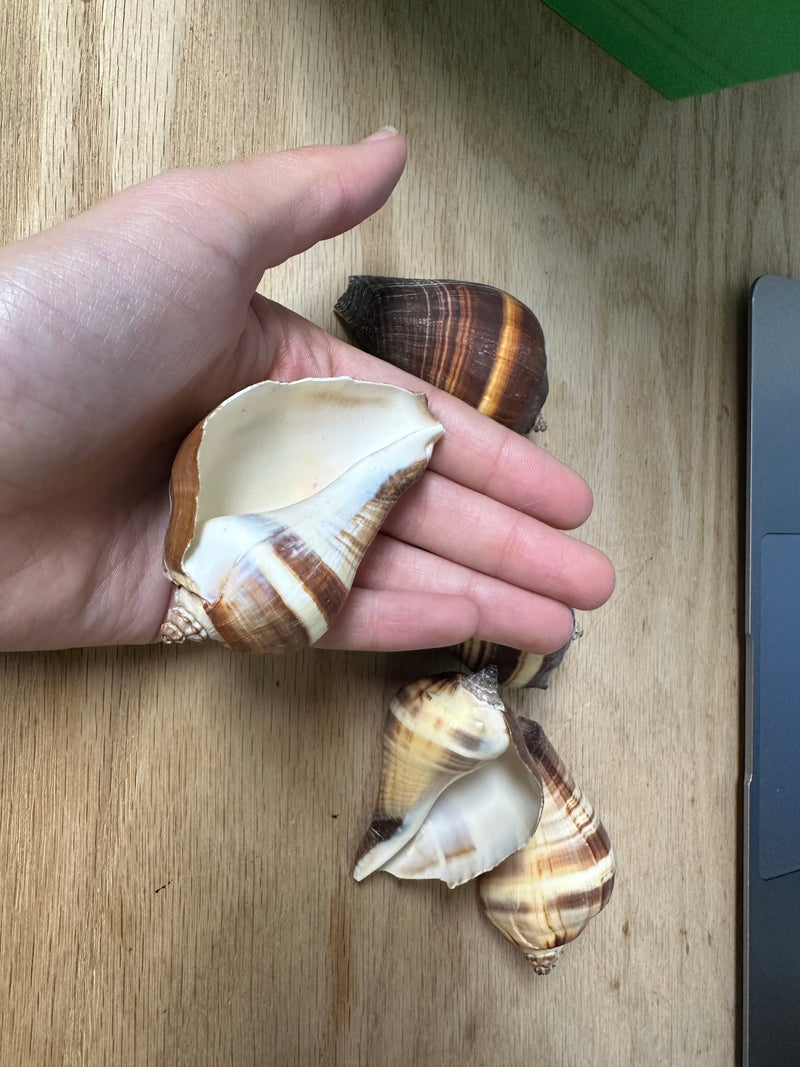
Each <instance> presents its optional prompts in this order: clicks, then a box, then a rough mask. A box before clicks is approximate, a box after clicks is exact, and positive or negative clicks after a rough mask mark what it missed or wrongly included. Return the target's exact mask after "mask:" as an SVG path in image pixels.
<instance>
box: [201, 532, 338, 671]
mask: <svg viewBox="0 0 800 1067" xmlns="http://www.w3.org/2000/svg"><path fill="white" fill-rule="evenodd" d="M269 546H270V548H271V550H272V552H273V553H274V554H275V556H276V557H277V558H278V559H280V560H281V562H282V563H284V564H285V566H286V567H287V569H288V570H290V571H291V572H292V573H293V575H294V576H295V578H296V580H297V582H298V584H299V585H301V586H302V587H303V589H304V591H305V592H306V593H307V594H308V595H309V596H310V597H311V598H312V600H314V601H315V603H316V604H317V606H318V608H319V610H320V611H321V612H322V614H323V615H324V616H325V618H326V619H328V620H330V619H331V618H333V616H334V615H335V614H336V613H337V612H338V611H339V610H340V608H341V607H342V605H343V604H344V601H345V598H346V596H347V589H346V587H345V586H344V585H343V583H342V581H341V580H340V578H339V576H338V575H337V574H336V573H335V571H333V570H331V568H330V567H329V566H328V565H327V563H325V561H324V560H323V559H322V558H321V557H320V556H319V555H318V554H317V553H316V552H313V551H312V550H311V549H310V548H309V547H308V545H307V544H305V543H304V542H302V541H301V540H299V539H298V538H297V537H296V536H295V535H294V534H293V533H292V531H291V530H287V529H286V528H285V527H279V526H278V525H277V524H275V532H274V534H273V535H272V537H271V538H270V540H269ZM259 550H261V545H260V544H259V545H256V546H254V547H253V549H251V550H249V551H248V552H245V553H243V555H241V556H240V557H239V558H238V559H237V560H236V564H235V572H236V578H235V590H234V593H235V595H233V596H228V595H226V583H225V582H223V583H222V585H221V589H220V596H219V598H218V599H217V600H216V601H215V602H214V603H213V604H208V605H205V607H206V611H207V613H208V617H209V618H210V619H211V621H212V623H213V624H214V627H215V628H216V630H217V632H218V633H219V635H220V636H221V637H222V639H223V641H224V642H225V644H226V645H228V647H229V648H232V649H233V650H234V651H236V652H260V653H265V652H274V653H280V652H286V651H289V650H291V649H296V648H302V647H305V646H306V645H308V644H309V643H310V640H311V638H310V635H309V633H308V630H307V628H306V626H305V624H304V623H303V622H302V620H301V619H299V618H298V617H297V615H295V613H294V611H293V610H292V609H291V608H290V607H289V606H288V605H287V604H286V603H285V602H284V600H283V598H282V597H281V596H280V594H279V593H278V591H277V590H276V589H275V588H274V586H273V585H272V583H271V582H270V581H269V580H268V579H267V577H266V575H265V574H264V573H263V571H262V569H261V568H260V567H259V566H258V565H257V564H255V565H252V564H251V565H250V566H248V563H249V562H251V560H252V557H253V556H254V555H255V553H256V552H257V551H259ZM232 573H233V571H231V574H232Z"/></svg>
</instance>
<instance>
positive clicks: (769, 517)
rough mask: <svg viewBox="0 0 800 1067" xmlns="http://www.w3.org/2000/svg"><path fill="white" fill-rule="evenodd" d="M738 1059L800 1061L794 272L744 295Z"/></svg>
mask: <svg viewBox="0 0 800 1067" xmlns="http://www.w3.org/2000/svg"><path fill="white" fill-rule="evenodd" d="M749 348H750V362H749V394H750V395H749V411H748V414H749V419H748V439H747V521H746V531H747V532H746V594H745V628H746V689H745V702H746V722H745V767H744V849H743V865H742V866H743V877H744V895H743V912H742V918H743V934H744V939H743V953H742V980H743V998H742V1027H743V1033H742V1061H743V1064H744V1065H745V1067H762V1065H763V1067H767V1065H768V1067H781V1065H783V1064H787V1065H792V1067H796V1065H800V282H796V281H790V280H789V279H787V278H777V277H772V276H766V277H762V278H759V279H758V281H757V282H756V283H755V285H754V286H753V289H752V293H751V301H750V339H749Z"/></svg>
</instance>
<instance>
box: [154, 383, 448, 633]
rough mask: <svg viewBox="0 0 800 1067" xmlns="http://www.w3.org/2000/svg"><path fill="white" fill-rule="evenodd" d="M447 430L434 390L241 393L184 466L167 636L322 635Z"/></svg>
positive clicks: (260, 388)
mask: <svg viewBox="0 0 800 1067" xmlns="http://www.w3.org/2000/svg"><path fill="white" fill-rule="evenodd" d="M442 433H443V430H442V427H441V426H440V425H439V423H438V422H437V421H436V420H435V419H434V418H433V416H432V415H431V414H430V412H429V411H428V407H427V402H426V400H425V397H424V396H423V395H421V394H416V393H410V392H408V391H406V390H405V389H399V388H397V387H395V386H390V385H375V384H373V383H370V382H358V381H354V380H353V379H351V378H326V379H315V378H306V379H303V380H302V381H297V382H291V383H286V382H261V383H259V384H258V385H253V386H250V387H249V388H247V389H243V390H242V391H241V392H239V393H237V394H236V395H235V396H232V397H230V399H228V400H226V401H225V402H224V403H223V404H221V405H220V406H219V407H218V408H216V409H215V410H214V411H212V412H211V414H210V415H208V416H207V417H206V418H205V419H203V421H202V422H201V423H200V424H199V425H198V426H197V427H196V428H195V429H194V430H193V431H192V433H191V434H190V435H189V437H188V438H187V439H186V440H185V441H184V443H183V445H182V446H181V448H180V450H179V452H178V455H177V456H176V459H175V463H174V465H173V470H172V481H171V486H170V491H171V499H172V513H171V516H170V523H169V529H168V531H167V537H166V543H165V551H164V566H165V570H166V573H167V576H168V577H169V578H170V579H171V580H172V582H173V583H174V584H175V586H176V590H175V592H174V593H173V597H172V601H171V603H170V607H169V610H168V612H167V616H166V618H165V620H164V624H163V625H162V628H161V635H162V639H163V640H164V641H166V642H168V643H169V642H180V641H183V640H186V639H189V640H204V639H205V638H207V637H211V638H214V639H215V640H218V641H222V642H223V643H224V644H226V645H228V647H230V648H233V649H236V650H240V651H246V652H261V653H264V652H285V651H288V650H290V649H296V648H301V647H304V646H306V645H310V644H312V643H313V642H314V641H317V640H319V638H320V637H322V635H323V634H324V633H325V631H326V630H327V629H328V627H329V625H330V623H331V621H332V619H333V618H334V616H335V615H336V613H337V612H338V611H339V609H340V608H341V607H342V605H343V603H344V600H345V598H346V596H347V594H348V593H349V591H350V588H351V586H352V583H353V579H354V577H355V572H356V569H357V567H358V565H359V563H360V562H361V559H362V557H363V555H364V552H365V551H366V549H367V548H368V547H369V545H370V543H371V541H372V539H373V537H374V536H375V534H376V533H377V531H378V529H379V528H380V526H381V524H382V522H383V521H384V519H385V518H386V515H387V514H388V512H389V510H390V509H391V508H392V507H393V506H394V504H395V503H396V502H397V501H398V499H399V498H400V496H401V495H402V494H403V493H404V492H405V491H406V489H408V488H409V486H411V485H412V484H413V483H414V482H415V481H416V480H417V478H419V476H420V475H421V474H422V472H423V471H424V469H425V467H426V465H427V463H428V461H429V459H430V456H431V452H432V449H433V445H434V443H435V442H436V441H437V440H438V439H439V438H440V437H441V435H442Z"/></svg>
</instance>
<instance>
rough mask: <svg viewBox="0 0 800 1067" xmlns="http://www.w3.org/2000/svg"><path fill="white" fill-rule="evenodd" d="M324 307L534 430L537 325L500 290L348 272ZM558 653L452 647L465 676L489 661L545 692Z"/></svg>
mask: <svg viewBox="0 0 800 1067" xmlns="http://www.w3.org/2000/svg"><path fill="white" fill-rule="evenodd" d="M334 311H335V312H336V314H337V315H338V316H339V318H340V319H341V320H342V321H343V322H344V324H345V326H346V327H347V329H348V331H349V332H350V334H351V335H352V337H353V339H354V340H355V342H356V344H358V345H359V346H360V347H361V348H363V349H364V350H365V351H367V352H371V353H372V354H373V355H375V356H379V357H380V358H381V359H385V360H386V361H387V362H388V363H393V364H395V365H396V366H398V367H402V368H403V369H404V370H407V371H409V372H410V373H411V374H414V375H416V377H418V378H421V379H422V380H423V381H425V382H427V383H428V384H429V385H434V386H436V387H437V388H438V389H443V390H444V391H445V392H447V393H450V394H451V395H452V396H456V397H458V398H459V400H464V401H465V402H466V403H468V404H470V405H471V406H472V407H474V408H476V409H477V410H478V411H481V412H483V414H485V415H488V416H490V418H493V419H494V420H495V421H496V422H499V423H501V424H502V425H503V426H508V427H510V428H511V429H512V430H517V431H518V432H520V433H527V432H528V431H529V430H531V429H544V422H543V420H542V418H541V409H542V405H543V404H544V401H545V399H546V397H547V389H548V383H547V359H546V356H545V349H544V336H543V334H542V328H541V326H540V324H539V320H538V319H537V318H536V316H535V315H534V314H533V312H532V311H531V310H530V309H529V308H528V307H526V306H525V305H524V304H522V303H520V301H519V300H517V299H516V298H515V297H513V296H510V295H509V294H508V293H504V292H503V291H502V290H500V289H495V288H493V287H492V286H489V285H480V284H478V283H476V282H459V281H435V280H425V279H414V278H384V277H376V276H372V275H353V276H352V277H351V278H350V283H349V285H348V288H347V291H346V292H345V293H343V294H342V296H341V297H340V298H339V300H338V302H337V304H336V306H335V308H334ZM573 636H577V633H575V634H573ZM568 647H569V642H568V643H567V644H566V645H565V646H564V647H563V648H561V649H559V650H558V651H556V652H552V653H550V654H548V655H544V656H540V655H538V654H536V653H529V652H522V651H520V650H519V649H516V648H511V647H508V646H506V645H497V644H494V643H492V642H488V641H483V640H481V638H480V637H476V638H474V639H473V640H472V641H467V642H465V643H464V644H461V645H456V646H455V647H454V648H453V649H452V651H453V653H454V655H455V656H456V657H457V658H458V659H459V660H461V662H462V663H463V664H465V666H467V667H469V668H470V669H471V670H474V671H477V670H481V669H482V668H483V667H485V666H487V665H489V664H490V663H493V664H495V665H496V666H497V668H498V670H499V681H500V684H501V685H505V686H510V687H513V688H517V689H528V688H534V687H535V688H538V689H546V688H547V685H548V682H549V678H550V675H551V674H552V672H553V671H554V670H555V668H556V667H557V666H558V664H559V663H560V662H561V660H562V659H563V658H564V653H565V652H566V650H567V648H568Z"/></svg>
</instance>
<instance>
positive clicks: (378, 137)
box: [361, 126, 398, 144]
mask: <svg viewBox="0 0 800 1067" xmlns="http://www.w3.org/2000/svg"><path fill="white" fill-rule="evenodd" d="M397 133H398V131H397V130H396V129H395V128H394V126H381V128H380V129H379V130H376V131H375V133H371V134H370V135H369V137H365V138H364V140H363V141H362V142H361V143H362V144H366V143H367V142H368V141H386V140H388V138H389V137H396V136H397Z"/></svg>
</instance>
